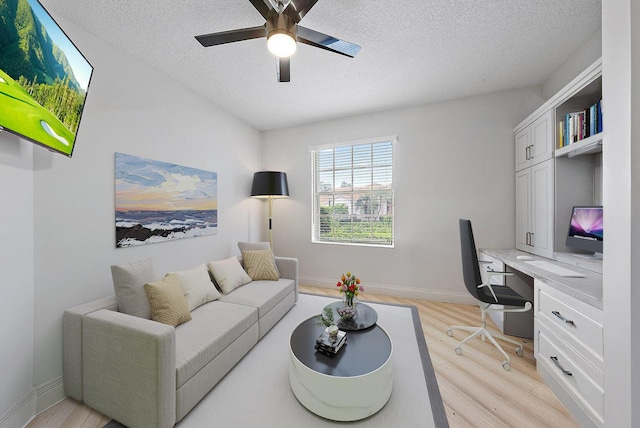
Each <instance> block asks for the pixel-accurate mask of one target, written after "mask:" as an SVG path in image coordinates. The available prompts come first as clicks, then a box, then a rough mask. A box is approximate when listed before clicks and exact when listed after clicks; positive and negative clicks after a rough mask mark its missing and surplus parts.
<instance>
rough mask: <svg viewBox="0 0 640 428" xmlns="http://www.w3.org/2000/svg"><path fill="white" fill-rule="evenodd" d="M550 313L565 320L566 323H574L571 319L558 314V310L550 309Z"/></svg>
mask: <svg viewBox="0 0 640 428" xmlns="http://www.w3.org/2000/svg"><path fill="white" fill-rule="evenodd" d="M551 313H552V314H553V315H555V316H557V317H558V318H560V319H561V320H562V321H564V322H566V323H567V324H571V325H575V323H574V322H573V321H572V320H568V319H566V318H565V317H563V316H562V315H560V312H558V311H551Z"/></svg>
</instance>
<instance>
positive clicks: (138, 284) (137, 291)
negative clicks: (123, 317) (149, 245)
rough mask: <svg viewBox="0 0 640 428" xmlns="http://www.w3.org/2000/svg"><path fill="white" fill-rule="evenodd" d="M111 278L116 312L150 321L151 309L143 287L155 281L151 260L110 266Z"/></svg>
mask: <svg viewBox="0 0 640 428" xmlns="http://www.w3.org/2000/svg"><path fill="white" fill-rule="evenodd" d="M111 277H112V278H113V289H114V291H115V294H116V302H117V303H118V311H120V312H122V313H125V314H129V315H133V316H136V317H140V318H146V319H151V307H150V306H149V299H148V298H147V293H145V291H144V285H145V284H146V283H148V282H153V281H155V280H156V279H157V277H156V274H155V270H154V268H153V258H150V259H146V260H139V261H137V262H133V263H127V264H124V265H112V266H111Z"/></svg>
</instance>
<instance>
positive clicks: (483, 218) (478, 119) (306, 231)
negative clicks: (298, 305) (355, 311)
mask: <svg viewBox="0 0 640 428" xmlns="http://www.w3.org/2000/svg"><path fill="white" fill-rule="evenodd" d="M542 102H543V100H542V97H541V88H526V89H519V90H513V91H508V92H501V93H495V94H490V95H484V96H478V97H473V98H465V99H460V100H454V101H449V102H442V103H437V104H432V105H426V106H422V107H416V108H407V109H400V110H393V111H388V112H382V113H376V114H368V115H363V116H356V117H350V118H346V119H340V120H333V121H328V122H321V123H316V124H311V125H306V126H299V127H294V128H288V129H282V130H275V131H268V132H265V133H264V149H263V154H264V157H265V160H264V166H265V167H266V168H268V169H275V170H281V171H285V172H287V175H288V180H289V190H290V194H291V197H290V198H289V199H280V200H277V201H275V202H274V232H273V235H274V238H273V241H274V249H275V252H276V253H278V254H281V255H286V256H296V257H299V259H300V277H301V278H300V280H301V282H302V283H303V284H316V285H325V286H332V285H334V284H335V282H336V281H337V279H338V278H339V276H340V275H341V274H342V273H343V272H345V271H351V272H355V273H356V274H358V275H359V276H360V277H361V278H362V279H363V280H364V283H365V284H366V285H368V286H369V288H368V289H369V290H370V291H372V292H373V291H375V292H380V293H394V294H396V295H404V296H408V297H417V298H430V299H441V300H448V301H471V298H470V297H469V295H468V293H467V292H466V290H465V289H464V286H463V284H462V279H461V278H462V274H461V265H460V250H459V237H458V233H459V232H458V219H459V218H461V217H465V218H470V219H471V220H472V221H473V225H474V232H475V234H476V243H477V245H478V246H479V247H493V248H501V247H513V243H514V233H515V221H514V218H515V199H514V198H515V197H514V195H515V184H514V183H515V178H514V143H513V128H514V126H515V125H517V124H518V123H519V122H520V121H521V120H522V119H524V118H525V117H526V116H527V115H529V114H530V113H531V112H532V111H534V110H535V109H536V108H537V107H539V106H540V105H541V104H542ZM390 135H395V136H397V137H398V143H397V147H396V151H395V156H396V166H395V183H396V193H395V205H394V211H395V216H396V217H395V248H393V249H389V248H373V247H356V246H339V245H327V244H312V243H311V169H310V167H311V163H310V155H309V152H308V147H310V146H315V145H321V144H328V143H338V142H349V141H355V140H362V139H367V138H374V137H382V136H390Z"/></svg>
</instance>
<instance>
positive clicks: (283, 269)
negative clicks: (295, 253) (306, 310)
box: [276, 256, 299, 302]
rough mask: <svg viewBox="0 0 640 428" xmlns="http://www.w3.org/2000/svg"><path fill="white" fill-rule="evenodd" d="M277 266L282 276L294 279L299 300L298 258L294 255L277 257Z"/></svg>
mask: <svg viewBox="0 0 640 428" xmlns="http://www.w3.org/2000/svg"><path fill="white" fill-rule="evenodd" d="M276 266H277V267H278V271H279V272H280V276H281V277H282V278H287V279H293V283H294V286H295V290H296V302H297V301H298V285H299V284H298V259H295V258H292V257H277V256H276Z"/></svg>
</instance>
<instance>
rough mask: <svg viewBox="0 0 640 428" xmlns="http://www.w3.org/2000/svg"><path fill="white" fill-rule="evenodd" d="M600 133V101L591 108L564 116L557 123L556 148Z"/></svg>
mask: <svg viewBox="0 0 640 428" xmlns="http://www.w3.org/2000/svg"><path fill="white" fill-rule="evenodd" d="M600 132H602V100H600V101H598V102H597V103H595V104H593V105H592V106H590V107H588V108H586V109H584V110H580V111H575V112H570V113H567V114H565V115H564V116H562V117H561V118H560V121H559V122H558V144H557V146H558V148H559V149H561V148H563V147H566V146H568V145H569V144H571V143H576V142H578V141H580V140H583V139H585V138H588V137H590V136H592V135H595V134H598V133H600Z"/></svg>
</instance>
